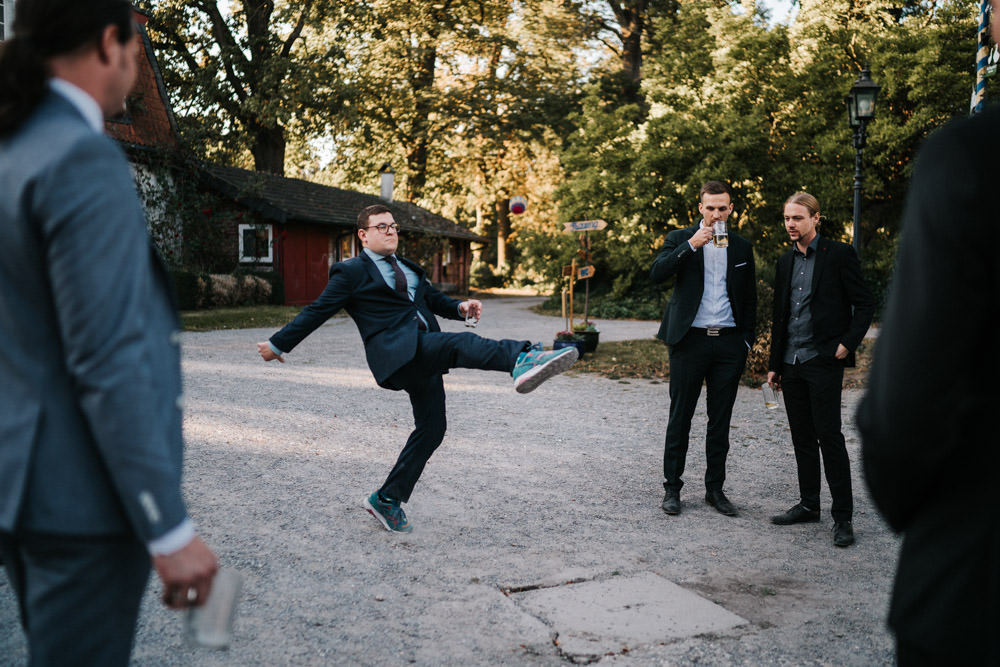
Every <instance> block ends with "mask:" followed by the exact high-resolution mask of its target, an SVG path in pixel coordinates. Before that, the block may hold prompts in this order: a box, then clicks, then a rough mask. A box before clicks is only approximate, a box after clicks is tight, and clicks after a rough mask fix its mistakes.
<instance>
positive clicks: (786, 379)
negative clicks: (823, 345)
mask: <svg viewBox="0 0 1000 667" xmlns="http://www.w3.org/2000/svg"><path fill="white" fill-rule="evenodd" d="M843 384H844V365H843V364H842V363H841V362H840V360H838V359H835V358H834V357H823V356H821V357H815V358H813V359H810V360H809V361H807V362H805V363H802V364H785V365H784V368H783V370H782V374H781V390H782V392H784V394H785V411H786V412H787V413H788V426H789V428H790V429H791V431H792V445H793V446H794V448H795V465H796V468H797V469H798V473H799V494H800V495H801V499H802V500H801V502H802V504H803V505H805V506H806V507H808V508H809V509H813V510H818V509H820V503H819V494H820V454H822V456H823V470H824V472H825V473H826V481H827V484H829V485H830V495H831V496H832V497H833V506H832V507H831V509H830V513H831V514H832V515H833V520H834V521H850V520H851V517H852V515H853V514H854V495H853V493H852V491H851V461H850V459H849V458H848V456H847V445H846V443H845V442H844V434H843V432H841V424H840V397H841V393H842V389H843Z"/></svg>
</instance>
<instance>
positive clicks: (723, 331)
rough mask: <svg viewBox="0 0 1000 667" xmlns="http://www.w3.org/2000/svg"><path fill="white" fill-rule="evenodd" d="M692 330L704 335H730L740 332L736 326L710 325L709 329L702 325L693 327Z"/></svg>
mask: <svg viewBox="0 0 1000 667" xmlns="http://www.w3.org/2000/svg"><path fill="white" fill-rule="evenodd" d="M691 331H693V332H695V333H696V334H701V335H703V336H728V335H729V334H734V333H737V332H739V329H737V328H736V327H709V328H708V329H702V328H701V327H691Z"/></svg>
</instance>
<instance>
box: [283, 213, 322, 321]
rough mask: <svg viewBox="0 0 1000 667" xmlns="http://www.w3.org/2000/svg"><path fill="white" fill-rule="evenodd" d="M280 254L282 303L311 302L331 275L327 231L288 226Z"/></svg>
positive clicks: (310, 227)
mask: <svg viewBox="0 0 1000 667" xmlns="http://www.w3.org/2000/svg"><path fill="white" fill-rule="evenodd" d="M283 255H284V258H283V259H284V261H283V266H284V278H285V303H287V304H306V303H312V302H313V301H315V300H316V297H318V296H319V295H320V292H322V291H323V288H324V287H326V282H327V278H328V274H329V272H330V234H329V232H328V231H327V230H326V229H325V228H323V227H315V226H308V227H306V226H294V227H289V228H288V235H287V236H286V237H285V239H284V252H283Z"/></svg>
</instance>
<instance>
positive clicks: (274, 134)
mask: <svg viewBox="0 0 1000 667" xmlns="http://www.w3.org/2000/svg"><path fill="white" fill-rule="evenodd" d="M250 134H251V137H252V138H253V144H252V145H251V147H250V152H251V153H252V154H253V162H254V169H256V170H257V171H266V172H268V173H270V174H277V175H278V176H284V175H285V128H283V127H281V126H280V125H276V126H274V127H263V126H260V125H258V126H256V127H253V128H251V129H250Z"/></svg>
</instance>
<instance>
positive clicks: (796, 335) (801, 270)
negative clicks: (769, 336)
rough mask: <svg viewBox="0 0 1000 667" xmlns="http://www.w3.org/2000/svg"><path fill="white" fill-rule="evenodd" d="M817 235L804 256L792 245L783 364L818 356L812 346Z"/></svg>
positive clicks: (799, 361)
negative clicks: (790, 279) (811, 302)
mask: <svg viewBox="0 0 1000 667" xmlns="http://www.w3.org/2000/svg"><path fill="white" fill-rule="evenodd" d="M818 245H819V234H817V235H816V236H814V237H813V240H812V243H810V244H809V247H808V248H806V254H804V255H803V254H802V253H801V252H799V246H798V245H793V246H792V284H791V291H790V292H789V296H788V346H787V347H786V348H785V363H786V364H801V363H803V362H806V361H809V360H810V359H812V358H814V357H816V356H818V355H819V352H817V351H816V348H815V347H813V330H812V315H811V314H810V311H809V303H810V301H811V300H812V278H813V270H814V269H815V268H816V247H817V246H818Z"/></svg>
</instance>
